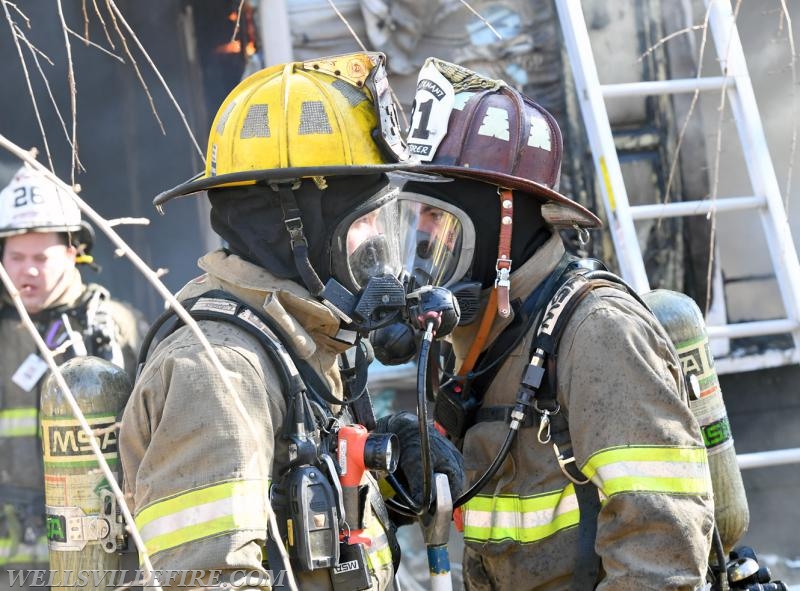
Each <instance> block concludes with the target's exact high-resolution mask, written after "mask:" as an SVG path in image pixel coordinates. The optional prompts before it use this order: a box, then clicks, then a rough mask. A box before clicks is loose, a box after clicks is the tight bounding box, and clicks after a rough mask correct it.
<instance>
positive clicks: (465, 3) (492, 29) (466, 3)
mask: <svg viewBox="0 0 800 591" xmlns="http://www.w3.org/2000/svg"><path fill="white" fill-rule="evenodd" d="M459 2H461V4H463V5H464V6H466V8H467V10H469V11H470V12H471V13H472V14H474V15H475V16H477V17H478V18H479V19H480V20H481V22H483V24H484V25H486V28H487V29H489V30H490V31H491V32H492V33H494V35H495V37H497V38H498V39H502V38H503V36H502V35H501V34H500V33H498V32H497V29H495V28H494V27H493V26H492V23H490V22H489V20H488V19H487V18H485V17H484V16H482V15H481V14H480V13H479V12H478V11H477V10H475V9H474V8H472V6H470V5H469V3H468V2H467V1H466V0H459Z"/></svg>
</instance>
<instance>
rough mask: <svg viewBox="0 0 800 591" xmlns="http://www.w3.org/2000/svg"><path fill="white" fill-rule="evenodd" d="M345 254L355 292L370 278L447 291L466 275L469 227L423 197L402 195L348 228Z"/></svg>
mask: <svg viewBox="0 0 800 591" xmlns="http://www.w3.org/2000/svg"><path fill="white" fill-rule="evenodd" d="M344 246H345V248H346V253H347V264H348V267H349V271H350V275H351V276H352V279H353V281H354V282H355V287H356V289H362V288H364V287H365V286H366V284H367V282H368V281H369V279H370V277H375V276H380V275H391V276H393V277H397V278H400V279H402V278H403V277H410V278H413V280H414V285H415V288H418V287H422V286H424V285H434V286H444V287H447V286H448V285H450V284H451V283H453V282H454V281H457V280H459V279H461V278H462V277H463V276H464V275H465V274H466V273H467V272H468V270H469V266H470V265H471V263H472V256H473V254H474V250H475V231H474V228H473V225H472V221H471V220H470V219H469V218H468V217H467V216H466V214H464V212H462V211H461V210H459V209H457V208H455V207H453V206H452V205H449V204H447V203H445V202H442V201H440V200H437V199H435V198H432V197H428V196H426V195H419V194H416V193H408V192H401V193H400V194H399V196H398V198H397V199H396V200H394V199H393V200H391V201H390V202H387V203H384V204H383V205H382V206H380V207H378V208H376V209H373V210H372V211H370V212H369V213H366V214H364V215H362V216H360V217H358V218H356V219H354V220H353V221H352V222H350V223H349V225H348V226H347V231H346V234H345V245H344Z"/></svg>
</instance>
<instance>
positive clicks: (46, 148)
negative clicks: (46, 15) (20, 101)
mask: <svg viewBox="0 0 800 591" xmlns="http://www.w3.org/2000/svg"><path fill="white" fill-rule="evenodd" d="M0 2H2V4H3V12H4V13H5V15H6V21H8V26H9V28H10V29H11V36H12V38H13V39H14V46H15V47H16V48H17V55H18V56H19V62H20V64H21V65H22V71H23V73H24V74H25V84H27V86H28V94H29V95H30V97H31V102H32V103H33V111H34V113H35V114H36V123H37V125H38V126H39V133H40V134H41V136H42V143H43V144H44V151H45V154H47V162H48V164H49V165H50V169H51V170H52V169H53V157H52V155H51V154H50V145H49V144H48V143H47V134H46V133H45V131H44V123H42V116H41V114H40V113H39V104H38V103H37V102H36V95H35V94H34V93H33V86H31V76H30V73H29V72H28V65H27V64H26V63H25V58H24V57H23V55H22V48H21V47H20V46H19V38H18V37H17V34H16V31H15V28H16V24H15V23H14V19H12V18H11V14H10V13H9V12H8V7H9V5H11V6H13V8H14V9H15V10H16V11H17V12H20V13H21V11H20V9H19V8H18V7H17V6H16V5H15V4H11V3H10V2H8V1H7V0H0ZM24 18H25V21H26V22H27V23H28V26H30V21H29V20H28V18H27V17H24Z"/></svg>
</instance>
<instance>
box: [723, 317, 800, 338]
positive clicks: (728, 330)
mask: <svg viewBox="0 0 800 591" xmlns="http://www.w3.org/2000/svg"><path fill="white" fill-rule="evenodd" d="M798 328H800V323H798V322H797V321H795V320H791V319H789V318H782V319H780V320H754V321H752V322H739V323H737V324H726V325H724V326H709V327H708V338H710V339H718V338H724V339H740V338H743V337H760V336H765V335H772V334H784V333H790V332H793V331H795V330H797V329H798Z"/></svg>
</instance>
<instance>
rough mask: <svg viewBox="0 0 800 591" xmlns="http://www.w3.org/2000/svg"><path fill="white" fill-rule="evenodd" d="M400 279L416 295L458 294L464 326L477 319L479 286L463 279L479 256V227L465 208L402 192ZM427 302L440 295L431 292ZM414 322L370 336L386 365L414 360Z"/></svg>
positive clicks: (399, 205)
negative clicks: (477, 228)
mask: <svg viewBox="0 0 800 591" xmlns="http://www.w3.org/2000/svg"><path fill="white" fill-rule="evenodd" d="M397 211H398V216H399V226H400V228H402V232H401V233H400V235H399V244H398V247H399V249H400V253H401V258H402V269H401V277H402V278H403V280H404V281H405V282H406V284H407V287H408V290H409V291H411V292H412V293H414V292H416V291H417V290H426V289H429V288H436V289H437V290H439V294H440V295H441V290H442V289H445V290H447V291H448V292H454V293H453V294H451V295H455V299H454V305H455V308H456V310H458V312H457V314H458V315H459V317H460V318H461V320H460V323H461V324H467V323H469V322H471V321H472V320H474V313H471V311H472V310H475V311H477V305H478V298H479V292H480V283H479V282H474V281H471V282H470V281H468V282H465V281H462V280H463V279H464V277H465V276H466V275H467V274H468V273H469V270H470V267H471V265H472V261H473V257H474V254H475V227H474V224H473V222H472V220H471V219H470V217H469V216H468V215H467V214H466V212H464V211H463V210H461V209H459V208H457V207H455V206H454V205H452V204H450V203H447V202H445V201H442V200H441V199H437V198H435V197H432V196H429V195H424V194H421V193H415V192H410V191H402V192H400V193H399V195H398V197H397ZM425 297H426V298H427V301H428V302H431V301H432V300H433V298H435V297H437V296H434V295H433V294H426V295H425ZM451 299H452V298H451ZM407 320H410V321H412V322H411V323H409V322H394V323H392V324H389V325H388V326H385V327H381V328H379V329H378V330H376V331H374V332H373V333H372V335H371V336H370V341H371V342H372V345H373V348H374V351H375V356H376V357H377V359H378V360H379V361H380V362H381V363H383V364H384V365H397V364H401V363H405V362H407V361H409V360H410V359H411V358H412V357H413V356H414V354H415V353H416V351H417V343H416V341H417V338H418V336H419V335H417V334H416V332H415V329H419V326H416V327H414V326H411V324H413V321H414V320H415V319H414V318H408V319H407Z"/></svg>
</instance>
